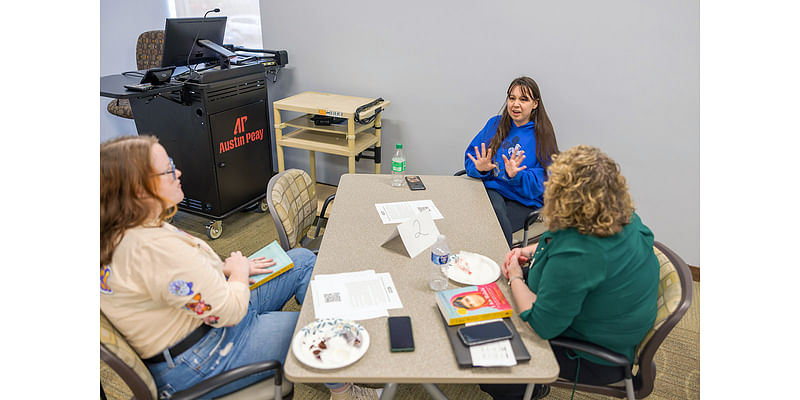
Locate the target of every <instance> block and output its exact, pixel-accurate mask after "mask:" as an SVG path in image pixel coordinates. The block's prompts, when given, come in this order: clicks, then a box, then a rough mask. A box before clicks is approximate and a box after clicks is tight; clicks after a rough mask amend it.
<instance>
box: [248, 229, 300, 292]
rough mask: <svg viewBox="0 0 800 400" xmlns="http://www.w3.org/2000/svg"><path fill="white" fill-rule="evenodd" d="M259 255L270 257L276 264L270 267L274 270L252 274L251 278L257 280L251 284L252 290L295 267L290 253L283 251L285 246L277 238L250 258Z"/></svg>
mask: <svg viewBox="0 0 800 400" xmlns="http://www.w3.org/2000/svg"><path fill="white" fill-rule="evenodd" d="M258 257H266V258H267V260H269V259H270V258H271V259H272V261H275V265H273V266H271V267H269V269H271V270H272V272H271V273H269V274H258V275H252V276H251V278H253V279H254V280H255V283H253V284H251V285H250V290H253V289H255V288H257V287H259V286H261V285H263V284H265V283H267V282H269V281H270V280H272V279H274V278H275V277H276V276H278V275H280V274H282V273H284V272H286V271H288V270H289V269H290V268H292V267H294V263H293V262H292V259H291V258H289V255H288V254H286V252H285V251H283V248H282V247H281V245H280V244H279V243H278V241H277V240H274V241H273V242H272V243H270V244H268V245H266V246H264V247H263V248H262V249H261V250H259V251H257V252H255V253H253V255H251V256H250V257H247V258H248V259H250V260H252V259H254V258H258Z"/></svg>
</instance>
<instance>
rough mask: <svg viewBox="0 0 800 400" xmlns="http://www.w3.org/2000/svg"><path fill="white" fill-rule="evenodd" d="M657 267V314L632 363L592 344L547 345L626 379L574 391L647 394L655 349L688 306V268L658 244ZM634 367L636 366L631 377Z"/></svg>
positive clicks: (636, 396)
mask: <svg viewBox="0 0 800 400" xmlns="http://www.w3.org/2000/svg"><path fill="white" fill-rule="evenodd" d="M653 250H654V252H655V253H656V257H657V258H658V263H659V265H660V271H661V275H660V282H659V285H658V314H657V315H656V320H655V322H654V323H653V327H652V328H650V331H648V332H647V334H646V335H645V337H644V339H643V340H642V341H641V342H640V343H639V345H638V346H636V351H635V353H634V361H633V364H631V363H630V361H628V358H627V357H625V356H623V355H621V354H619V353H614V352H612V351H609V350H607V349H605V348H602V347H600V346H597V345H595V344H592V343H587V342H582V341H579V340H574V339H569V338H560V337H559V338H555V339H551V340H550V344H551V345H553V346H558V347H566V348H570V349H574V350H580V351H584V352H587V353H589V354H592V355H595V356H597V357H600V358H602V359H604V360H607V361H609V362H612V363H615V364H616V365H619V366H621V367H624V368H625V374H626V378H625V380H624V381H622V382H617V383H614V384H611V385H608V386H593V385H585V384H581V383H578V384H577V385H575V388H576V390H580V391H586V392H593V393H600V394H604V395H608V396H614V397H626V396H627V398H628V399H641V398H644V397H647V396H648V395H650V393H651V392H652V391H653V385H654V383H655V380H656V363H655V361H654V360H653V359H654V357H655V354H656V351H657V350H658V347H659V346H660V345H661V343H662V342H663V341H664V339H665V338H666V337H667V335H668V334H669V332H670V331H672V328H674V327H675V325H676V324H677V323H678V321H680V319H681V318H682V317H683V315H684V314H686V310H688V309H689V305H691V303H692V289H693V286H692V273H691V271H689V266H687V265H686V263H685V262H684V261H683V260H682V259H681V258H680V257H679V256H678V255H677V254H675V253H674V252H673V251H672V250H670V249H669V248H668V247H667V246H665V245H664V244H662V243H660V242H655V246H654V247H653ZM634 366H635V367H638V369H637V370H636V375H633V372H634ZM573 384H574V383H573V382H569V381H565V380H562V379H559V380H557V381H556V382H553V383H552V385H553V386H558V387H564V388H568V389H571V388H572V387H573Z"/></svg>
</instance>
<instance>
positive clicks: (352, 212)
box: [284, 174, 559, 399]
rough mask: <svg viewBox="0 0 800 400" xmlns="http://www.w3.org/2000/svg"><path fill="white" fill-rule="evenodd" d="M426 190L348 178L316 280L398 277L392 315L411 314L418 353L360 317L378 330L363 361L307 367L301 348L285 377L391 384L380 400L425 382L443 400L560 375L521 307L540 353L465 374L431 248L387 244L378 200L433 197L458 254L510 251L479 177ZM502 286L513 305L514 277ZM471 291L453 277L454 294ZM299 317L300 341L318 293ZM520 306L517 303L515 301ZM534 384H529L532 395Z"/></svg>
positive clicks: (428, 182) (433, 179) (382, 178)
mask: <svg viewBox="0 0 800 400" xmlns="http://www.w3.org/2000/svg"><path fill="white" fill-rule="evenodd" d="M421 179H422V182H423V183H424V184H425V186H426V188H427V189H426V190H419V191H411V190H409V188H408V186H406V185H403V186H402V187H393V186H391V175H373V174H345V175H342V177H341V180H340V181H339V186H338V189H337V191H336V198H335V201H334V204H333V208H332V210H331V213H330V218H329V220H328V222H327V226H326V229H325V232H324V235H323V240H322V244H321V247H320V249H319V254H318V258H317V262H316V265H315V267H314V275H313V276H312V279H314V277H315V276H316V275H318V274H335V273H342V272H354V271H362V270H368V269H373V270H375V272H376V273H382V272H389V273H390V274H391V277H392V281H393V282H394V284H395V287H396V288H397V292H398V293H399V296H400V300H401V301H402V303H403V308H400V309H393V310H389V315H390V316H400V315H408V316H410V317H411V324H412V329H413V336H414V343H415V347H416V348H415V350H414V351H412V352H395V353H393V352H391V351H390V349H389V337H388V328H387V320H386V317H380V318H373V319H368V320H361V321H358V323H360V324H361V325H362V326H363V327H364V328H365V329H366V330H367V332H368V333H369V336H370V343H369V348H368V350H367V352H366V353H365V354H364V356H363V357H362V358H361V359H359V360H358V361H357V362H355V363H353V364H351V365H348V366H346V367H342V368H339V369H333V370H320V369H315V368H311V367H308V366H306V365H304V364H302V363H301V362H300V361H299V360H298V359H297V358H296V357H295V356H294V354H292V351H291V350H290V351H289V354H288V355H287V357H286V363H285V365H284V371H285V374H286V377H287V378H288V379H289V380H291V381H292V382H298V383H321V382H358V383H371V384H386V386H385V389H384V392H383V394H382V396H381V399H391V398H392V397H393V396H394V394H395V392H396V390H397V384H403V383H413V384H422V385H423V387H424V388H425V390H426V391H428V393H429V394H431V396H432V397H434V398H439V399H443V398H446V397H445V396H444V394H443V393H442V392H441V391H440V390H439V389H438V388H437V387H436V386H435V384H437V383H442V384H476V383H525V384H532V383H548V382H553V381H555V380H556V378H557V377H558V372H559V368H558V364H557V363H556V360H555V357H554V355H553V352H552V350H551V349H550V345H549V344H548V342H547V341H546V340H544V339H542V338H540V337H539V336H538V335H537V334H536V332H534V331H533V330H532V329H531V328H530V325H528V324H527V323H526V322H524V321H522V320H521V319H519V310H518V309H516V308H515V309H514V315H513V316H512V317H511V320H512V321H513V323H514V325H515V327H516V328H517V331H518V332H519V334H520V337H521V338H522V340H523V343H524V344H525V347H526V348H527V350H528V352H529V353H530V355H531V359H530V361H527V362H521V363H518V364H517V365H515V366H512V367H472V368H460V367H459V366H458V364H457V362H456V359H455V356H454V354H453V350H452V348H451V346H450V342H449V340H448V337H447V333H446V329H445V327H444V324H443V323H442V319H441V314H440V312H439V309H438V308H437V306H436V300H435V296H434V292H433V291H432V290H431V289H430V288H429V287H428V278H429V272H430V270H431V268H433V267H432V263H431V260H430V250H426V251H423V252H422V253H421V254H419V255H417V256H416V257H414V258H409V256H408V254H407V253H406V251H405V247H404V246H403V244H402V241H400V240H399V238H398V239H395V240H392V241H389V242H388V243H384V242H386V240H387V239H388V238H389V237H390V236H391V235H392V233H393V231H394V230H395V229H397V228H396V225H394V224H383V222H382V221H381V218H380V216H379V215H378V211H377V210H376V208H375V204H376V203H393V202H401V201H414V200H432V201H433V203H434V205H435V206H436V207H437V208H438V209H439V211H440V212H441V214H442V215H443V216H444V218H443V219H438V220H435V223H436V226H437V228H438V230H439V232H440V233H442V234H444V235H446V236H447V242H448V245H449V247H450V251H451V253H457V252H459V251H461V250H465V251H470V252H474V253H478V254H482V255H485V256H487V257H489V258H491V259H493V260H495V261H496V262H497V263H498V264H502V260H503V259H504V257H505V254H506V253H507V252H508V245H507V244H506V241H505V238H504V236H503V233H502V230H501V228H500V224H499V223H498V222H497V218H496V217H495V215H494V211H493V210H492V206H491V203H490V202H489V197H488V196H487V194H486V191H485V189H484V187H483V184H482V182H481V181H480V180H477V179H472V178H469V177H465V176H433V175H423V176H421ZM497 283H498V286H500V287H501V288H502V290H503V293H504V295H505V296H506V297H507V298H508V299H511V291H510V289H509V287H508V285H507V283H506V280H505V278H503V277H502V275H501V276H500V279H498V281H497ZM460 286H465V285H461V284H458V283H455V282H453V281H450V282H449V283H448V288H450V289H452V288H455V287H460ZM310 291H311V289H309V293H307V294H306V301H305V303H304V304H303V307H302V309H301V311H300V316H299V320H298V323H297V327H296V328H295V335H296V334H297V332H298V331H299V330H300V329H301V328H302V327H304V326H306V325H307V324H309V323H311V322H313V321H314V320H315V314H314V305H313V301H312V300H311V299H312V293H310ZM512 303H513V301H512ZM530 389H532V385H531V386H529V391H528V392H530Z"/></svg>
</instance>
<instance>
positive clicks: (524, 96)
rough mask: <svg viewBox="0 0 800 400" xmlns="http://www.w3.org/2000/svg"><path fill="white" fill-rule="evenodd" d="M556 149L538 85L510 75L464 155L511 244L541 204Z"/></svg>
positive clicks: (531, 80) (525, 78)
mask: <svg viewBox="0 0 800 400" xmlns="http://www.w3.org/2000/svg"><path fill="white" fill-rule="evenodd" d="M528 153H533V156H531V157H528ZM556 153H558V145H557V143H556V135H555V132H554V131H553V124H552V123H550V117H548V116H547V111H545V109H544V103H542V98H541V95H540V92H539V85H537V84H536V82H535V81H534V80H533V79H531V78H528V77H526V76H523V77H519V78H517V79H514V80H513V81H512V82H511V84H510V85H509V86H508V90H507V92H506V105H505V107H503V111H502V114H501V115H496V116H494V117H492V118H490V119H489V121H488V122H486V126H484V127H483V129H481V131H480V132H478V135H477V136H475V138H474V139H472V142H470V144H469V146H467V150H466V154H465V156H464V169H466V171H467V175H469V176H471V177H473V178H478V179H481V180H483V185H484V186H485V187H486V192H487V193H488V194H489V199H490V200H491V201H492V207H493V208H494V212H495V214H496V215H497V220H498V221H499V222H500V227H501V228H502V229H503V234H504V235H505V237H506V241H507V242H508V245H509V246H511V235H512V233H513V232H514V231H516V230H518V229H520V228H522V226H523V224H524V222H525V217H526V216H527V215H528V214H529V213H530V212H531V211H534V210H537V209H538V208H540V207H541V206H542V193H544V181H545V179H546V171H547V166H548V165H549V164H550V157H551V156H552V155H553V154H556Z"/></svg>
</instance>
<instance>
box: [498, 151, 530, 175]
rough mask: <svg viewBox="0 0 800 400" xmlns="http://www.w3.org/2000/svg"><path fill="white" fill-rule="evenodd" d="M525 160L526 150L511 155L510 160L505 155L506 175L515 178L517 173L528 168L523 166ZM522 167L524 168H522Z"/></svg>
mask: <svg viewBox="0 0 800 400" xmlns="http://www.w3.org/2000/svg"><path fill="white" fill-rule="evenodd" d="M523 160H525V150H515V151H514V153H512V154H511V158H510V159H509V158H507V157H506V155H505V154H503V162H504V163H505V164H506V175H508V177H509V178H513V177H515V176H516V175H517V172H519V171H522V170H523V169H525V168H528V166H526V165H522V161H523ZM520 165H522V166H521V167H520Z"/></svg>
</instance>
